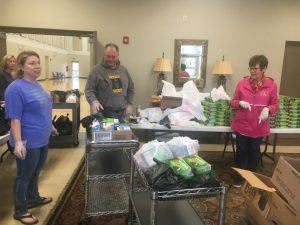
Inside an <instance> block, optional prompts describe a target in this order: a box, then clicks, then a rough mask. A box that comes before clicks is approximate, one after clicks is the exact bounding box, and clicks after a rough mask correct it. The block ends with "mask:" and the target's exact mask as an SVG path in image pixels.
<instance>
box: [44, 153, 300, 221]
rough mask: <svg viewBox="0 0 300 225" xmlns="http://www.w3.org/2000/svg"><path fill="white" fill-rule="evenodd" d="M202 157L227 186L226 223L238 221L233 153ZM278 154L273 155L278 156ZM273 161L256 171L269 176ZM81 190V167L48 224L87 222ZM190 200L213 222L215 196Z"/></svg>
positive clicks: (112, 218)
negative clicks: (68, 191)
mask: <svg viewBox="0 0 300 225" xmlns="http://www.w3.org/2000/svg"><path fill="white" fill-rule="evenodd" d="M280 155H288V156H291V157H294V158H300V154H280ZM200 156H202V157H203V158H204V159H205V160H206V161H208V162H209V163H211V164H212V168H213V169H214V170H215V171H216V173H217V175H218V176H219V177H220V178H221V179H222V180H223V181H224V182H225V183H226V184H227V185H228V186H229V191H228V196H227V203H226V221H225V224H226V225H239V224H241V218H242V217H243V215H244V213H243V211H244V202H245V198H244V197H243V195H242V194H241V192H240V189H237V188H234V187H232V186H231V184H232V181H233V179H232V177H233V170H232V169H231V168H230V167H231V166H232V165H233V154H232V153H226V154H225V157H224V158H222V157H221V152H200ZM278 157H279V154H277V155H276V159H278ZM274 168H275V164H274V163H273V162H272V161H271V160H270V159H268V158H266V157H263V167H262V166H260V167H259V169H258V171H257V172H258V173H262V174H264V175H266V176H271V175H272V173H273V170H274ZM84 193H85V190H84V168H83V169H82V170H81V171H80V173H79V174H78V177H77V180H76V182H74V185H73V187H72V188H71V189H70V193H69V195H68V196H67V197H66V198H65V200H64V202H62V203H61V206H60V207H59V210H58V212H57V213H55V215H54V216H53V217H52V218H51V220H50V222H49V223H48V225H50V224H51V225H77V224H81V225H83V224H87V223H86V221H85V220H83V218H84V213H85V212H84V205H85V194H84ZM191 204H192V205H193V207H194V208H195V210H196V212H197V213H198V214H199V215H201V217H202V218H203V220H204V221H205V224H206V225H215V224H217V219H218V218H217V211H218V204H219V201H218V199H217V198H207V199H193V200H191ZM126 218H127V215H121V216H100V217H92V219H91V220H90V221H89V223H88V224H91V225H104V224H105V225H123V224H125V221H126Z"/></svg>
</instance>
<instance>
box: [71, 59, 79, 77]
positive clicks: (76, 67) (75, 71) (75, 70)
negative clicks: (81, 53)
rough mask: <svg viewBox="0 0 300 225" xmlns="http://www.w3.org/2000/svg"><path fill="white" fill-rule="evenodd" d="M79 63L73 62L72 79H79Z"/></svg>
mask: <svg viewBox="0 0 300 225" xmlns="http://www.w3.org/2000/svg"><path fill="white" fill-rule="evenodd" d="M79 71H80V70H79V62H78V61H72V62H71V75H72V78H78V77H79Z"/></svg>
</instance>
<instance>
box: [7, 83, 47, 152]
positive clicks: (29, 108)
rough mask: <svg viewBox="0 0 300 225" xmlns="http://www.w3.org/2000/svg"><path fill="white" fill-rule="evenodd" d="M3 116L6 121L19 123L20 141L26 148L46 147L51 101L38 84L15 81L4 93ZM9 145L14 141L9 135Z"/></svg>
mask: <svg viewBox="0 0 300 225" xmlns="http://www.w3.org/2000/svg"><path fill="white" fill-rule="evenodd" d="M5 114H6V117H7V118H8V119H18V120H20V121H21V136H22V140H27V143H26V148H27V149H31V148H39V147H43V146H46V145H48V143H49V137H50V134H51V130H52V99H51V97H50V95H49V94H48V93H47V92H46V91H45V90H44V89H43V88H42V86H41V85H40V84H39V83H38V82H35V83H31V82H29V81H27V80H24V79H16V80H15V81H13V82H12V83H11V84H10V86H9V87H8V88H7V89H6V92H5ZM9 142H10V144H11V145H12V146H14V145H15V144H14V140H13V137H12V135H10V140H9Z"/></svg>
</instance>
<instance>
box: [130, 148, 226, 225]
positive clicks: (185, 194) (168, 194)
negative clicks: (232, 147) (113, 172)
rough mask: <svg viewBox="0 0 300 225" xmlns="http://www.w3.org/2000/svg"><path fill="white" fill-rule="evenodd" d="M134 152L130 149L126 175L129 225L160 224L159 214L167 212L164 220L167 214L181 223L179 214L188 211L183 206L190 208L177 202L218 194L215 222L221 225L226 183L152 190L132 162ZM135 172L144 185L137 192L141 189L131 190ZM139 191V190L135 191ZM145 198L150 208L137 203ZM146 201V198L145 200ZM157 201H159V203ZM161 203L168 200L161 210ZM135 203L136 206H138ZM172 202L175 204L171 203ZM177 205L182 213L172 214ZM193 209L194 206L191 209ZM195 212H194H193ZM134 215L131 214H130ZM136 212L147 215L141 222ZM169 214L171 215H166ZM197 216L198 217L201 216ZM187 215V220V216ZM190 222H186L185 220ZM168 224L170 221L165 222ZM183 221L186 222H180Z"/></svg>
mask: <svg viewBox="0 0 300 225" xmlns="http://www.w3.org/2000/svg"><path fill="white" fill-rule="evenodd" d="M133 154H134V152H133V151H132V152H131V175H130V190H129V197H130V203H129V218H128V221H129V224H135V223H138V224H143V225H144V224H149V225H157V224H164V223H165V222H164V218H163V216H162V215H159V214H162V213H165V214H168V215H169V217H168V218H167V219H165V221H168V222H170V221H169V219H170V218H171V217H175V218H176V219H173V218H171V219H173V221H174V222H175V224H181V223H182V221H181V222H180V220H183V219H182V218H179V217H185V216H186V215H184V214H189V213H188V210H186V208H189V207H190V208H192V206H191V205H190V203H188V202H187V201H180V200H187V199H192V198H208V197H214V196H219V199H220V204H219V214H218V225H223V224H224V223H225V204H226V198H227V189H228V188H227V186H226V185H225V184H222V185H221V186H219V187H210V188H191V189H180V190H172V191H157V190H153V189H152V188H151V187H150V186H149V184H148V181H147V179H146V178H145V176H144V173H143V171H142V170H141V169H140V168H139V167H138V165H137V163H136V162H135V160H134V158H133ZM136 170H137V171H138V173H139V175H140V176H141V178H142V180H143V183H144V185H145V187H146V191H141V189H135V186H134V185H135V180H134V178H135V176H134V172H135V171H136ZM139 192H140V193H139ZM147 197H148V203H146V204H150V207H149V206H148V208H147V206H146V205H145V203H144V204H143V206H142V204H141V199H143V201H144V202H145V201H146V200H145V198H147ZM149 200H150V201H149ZM172 201H173V205H172V204H170V202H172ZM159 202H160V203H159ZM162 202H169V203H168V204H165V206H164V205H163V204H162V207H161V208H162V209H160V208H158V203H159V204H160V205H161V203H162ZM138 205H139V206H138ZM174 205H175V206H174ZM138 207H140V208H147V210H149V211H150V212H145V210H141V209H139V208H138ZM172 208H176V209H175V211H176V213H175V214H174V213H173V212H172V210H173V209H172ZM178 208H182V209H183V208H184V210H182V211H184V213H182V215H176V214H177V213H178V211H179V214H180V210H178ZM193 211H194V209H193ZM194 213H195V211H194ZM134 214H135V215H134ZM140 214H142V215H141V216H142V217H145V216H146V217H148V218H146V219H144V221H143V222H141V220H140V218H139V217H140ZM170 215H172V216H171V217H170ZM189 216H190V218H191V220H193V221H192V222H191V224H201V223H203V221H202V220H201V221H197V219H196V218H195V215H194V214H189V215H188V216H187V217H189ZM197 216H198V217H199V216H200V217H201V215H198V214H197ZM158 217H159V218H160V221H158ZM190 218H188V219H190ZM199 219H201V218H199ZM189 222H190V221H189ZM169 224H174V223H173V222H172V223H169ZM184 224H186V223H184Z"/></svg>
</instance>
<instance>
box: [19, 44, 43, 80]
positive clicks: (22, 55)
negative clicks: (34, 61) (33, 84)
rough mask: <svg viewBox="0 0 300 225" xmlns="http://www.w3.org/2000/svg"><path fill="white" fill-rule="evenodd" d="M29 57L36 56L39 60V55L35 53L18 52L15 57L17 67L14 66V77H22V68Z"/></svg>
mask: <svg viewBox="0 0 300 225" xmlns="http://www.w3.org/2000/svg"><path fill="white" fill-rule="evenodd" d="M29 56H36V57H37V58H38V59H40V56H39V54H37V53H36V52H35V51H30V50H28V51H23V52H20V53H19V55H18V57H17V66H16V75H17V76H18V77H23V73H24V71H23V70H22V67H23V66H24V64H25V62H26V60H27V58H28V57H29Z"/></svg>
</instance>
